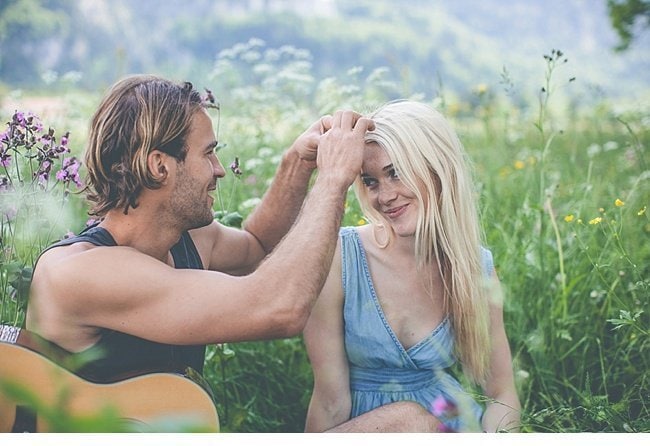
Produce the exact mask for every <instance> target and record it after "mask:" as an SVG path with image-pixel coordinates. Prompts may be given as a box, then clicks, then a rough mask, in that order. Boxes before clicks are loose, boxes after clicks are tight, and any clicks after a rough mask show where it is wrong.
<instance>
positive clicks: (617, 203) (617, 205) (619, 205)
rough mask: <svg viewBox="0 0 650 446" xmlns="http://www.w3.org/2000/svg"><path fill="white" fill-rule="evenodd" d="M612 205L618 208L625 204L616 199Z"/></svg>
mask: <svg viewBox="0 0 650 446" xmlns="http://www.w3.org/2000/svg"><path fill="white" fill-rule="evenodd" d="M614 205H615V206H616V207H619V208H620V207H621V206H623V205H625V202H624V201H623V200H621V199H619V198H617V199H616V201H615V202H614Z"/></svg>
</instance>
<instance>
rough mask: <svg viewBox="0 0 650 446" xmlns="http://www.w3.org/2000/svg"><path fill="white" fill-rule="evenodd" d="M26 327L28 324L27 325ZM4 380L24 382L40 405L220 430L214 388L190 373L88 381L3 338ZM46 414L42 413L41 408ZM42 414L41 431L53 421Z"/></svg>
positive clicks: (0, 422) (11, 419)
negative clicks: (193, 377) (202, 382)
mask: <svg viewBox="0 0 650 446" xmlns="http://www.w3.org/2000/svg"><path fill="white" fill-rule="evenodd" d="M23 331H24V330H23ZM0 358H1V359H0V385H2V386H6V385H14V386H16V385H18V386H21V388H24V389H25V390H27V391H29V393H30V395H34V397H36V398H37V399H38V403H39V407H41V408H42V407H45V408H49V410H55V411H63V412H64V413H65V414H66V416H72V417H93V416H95V417H97V416H102V413H104V414H105V413H107V412H106V411H113V413H115V414H117V416H118V417H119V419H123V420H125V421H129V422H131V424H130V425H129V426H130V428H131V429H133V426H134V424H133V422H135V426H137V425H138V424H140V425H142V426H141V427H142V430H145V431H149V430H152V429H153V430H157V429H161V426H163V427H164V426H165V424H164V423H165V422H167V423H168V424H167V426H168V428H169V426H172V429H173V426H179V425H181V426H193V427H194V428H197V429H200V430H201V431H207V432H218V431H219V417H218V414H217V410H216V407H215V405H214V402H213V400H212V397H211V395H210V394H209V392H208V390H207V389H206V388H205V387H204V386H203V385H202V384H201V383H200V382H198V380H196V381H195V380H194V379H192V377H191V376H190V375H189V374H179V373H151V374H146V375H141V376H136V377H133V378H129V379H125V380H121V381H117V382H114V383H110V384H97V383H93V382H89V381H86V380H84V379H82V378H80V377H79V376H77V375H75V374H74V373H72V372H70V371H68V370H66V369H64V368H63V367H61V366H59V365H57V364H56V363H55V362H53V361H52V360H50V359H48V358H47V357H45V356H44V355H42V354H41V353H38V352H36V351H34V350H33V349H30V348H27V347H25V346H21V345H19V344H18V343H11V342H0ZM2 389H3V387H0V432H11V431H12V429H13V427H14V423H15V421H16V406H20V405H22V404H24V402H16V401H12V399H11V398H9V397H8V395H7V394H6V393H7V392H4V391H2ZM41 415H42V414H41ZM41 415H39V413H38V411H37V414H36V431H37V432H49V431H52V430H53V427H52V426H51V425H50V424H49V423H48V422H47V420H46V419H45V418H46V417H43V416H41Z"/></svg>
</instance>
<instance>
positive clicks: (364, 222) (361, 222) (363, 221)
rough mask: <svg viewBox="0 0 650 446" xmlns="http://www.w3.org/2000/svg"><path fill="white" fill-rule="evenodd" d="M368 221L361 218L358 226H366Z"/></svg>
mask: <svg viewBox="0 0 650 446" xmlns="http://www.w3.org/2000/svg"><path fill="white" fill-rule="evenodd" d="M365 224H366V220H365V219H364V218H360V219H359V221H358V222H357V226H361V225H365Z"/></svg>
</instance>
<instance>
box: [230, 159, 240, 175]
mask: <svg viewBox="0 0 650 446" xmlns="http://www.w3.org/2000/svg"><path fill="white" fill-rule="evenodd" d="M230 170H232V173H234V174H235V175H237V176H240V175H241V174H242V173H243V172H242V170H241V169H240V168H239V157H235V161H233V162H232V163H230Z"/></svg>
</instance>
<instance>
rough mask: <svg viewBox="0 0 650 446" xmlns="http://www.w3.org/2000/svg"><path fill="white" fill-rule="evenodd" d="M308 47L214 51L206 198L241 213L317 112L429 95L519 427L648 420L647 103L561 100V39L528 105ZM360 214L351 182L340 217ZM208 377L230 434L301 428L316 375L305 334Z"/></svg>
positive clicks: (258, 45)
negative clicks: (496, 327)
mask: <svg viewBox="0 0 650 446" xmlns="http://www.w3.org/2000/svg"><path fill="white" fill-rule="evenodd" d="M308 56H309V55H308V54H306V53H305V52H304V51H301V50H299V49H295V48H290V47H286V48H283V49H272V48H266V47H265V45H264V44H263V43H262V42H259V41H251V42H248V43H246V44H241V45H238V46H236V47H234V48H233V49H232V50H231V51H228V52H224V53H223V54H222V55H221V56H220V57H219V59H218V61H217V63H216V68H215V77H214V78H212V79H207V80H206V81H205V82H206V83H207V84H210V87H211V89H212V90H213V91H214V92H215V93H216V94H217V95H218V96H219V92H221V96H220V97H219V98H218V99H219V101H220V103H221V113H222V116H221V118H220V130H219V133H220V134H219V139H220V142H221V143H222V144H226V147H225V148H224V149H223V150H222V151H221V152H220V157H221V158H222V161H223V162H224V164H226V165H227V164H229V163H230V162H231V161H232V160H233V159H234V158H235V157H238V158H239V160H240V165H241V168H242V170H243V174H242V175H241V176H239V177H236V176H234V175H233V176H228V177H227V178H225V179H224V180H222V181H221V192H220V193H221V200H219V204H218V205H217V209H215V210H218V211H221V212H222V214H228V213H233V212H235V213H237V214H239V215H240V216H242V217H245V216H246V215H247V214H248V213H249V212H250V210H251V209H252V207H253V206H254V204H255V203H256V202H257V201H258V200H259V198H260V197H261V196H262V194H263V192H264V190H265V189H266V188H267V187H268V184H269V182H270V180H271V178H272V175H273V173H274V171H275V165H276V164H277V161H278V160H279V156H280V154H281V153H282V151H283V150H284V149H285V148H286V147H288V145H289V144H290V143H291V141H292V140H293V138H295V136H296V135H298V133H300V132H301V131H302V130H303V128H305V127H306V126H307V125H308V124H309V123H310V122H312V121H313V120H315V119H317V118H318V116H320V114H323V113H331V112H333V111H334V110H335V109H336V108H338V107H343V106H349V107H353V108H355V109H357V110H361V111H366V110H368V109H370V108H373V107H374V106H376V105H377V104H379V103H380V102H383V101H385V100H388V99H392V98H395V97H398V96H403V97H404V96H410V97H413V98H416V99H421V100H423V101H428V102H431V103H432V104H433V105H435V106H436V107H438V108H440V109H442V111H443V112H444V113H445V114H446V115H447V116H448V117H449V118H450V119H451V121H452V122H453V124H454V125H455V127H456V128H457V130H458V132H459V134H460V136H461V139H462V140H463V141H464V143H465V146H466V148H467V150H468V152H469V154H470V156H471V158H472V160H473V163H474V167H475V176H476V181H477V185H478V192H479V194H480V203H481V215H482V225H483V230H484V233H485V241H486V245H487V246H488V247H489V248H490V249H491V250H492V251H493V253H494V256H495V263H496V266H497V271H498V274H499V276H500V278H501V281H502V283H503V286H504V289H505V293H506V300H505V324H506V330H507V332H508V337H509V340H510V345H511V349H512V352H513V360H514V367H515V375H516V380H517V388H518V390H519V394H520V398H521V401H522V404H523V413H522V421H523V427H522V430H523V431H524V432H650V413H649V408H648V404H650V402H649V401H650V400H649V398H648V397H649V395H648V392H649V390H648V389H650V383H649V382H648V381H649V379H650V378H649V375H648V369H649V358H650V355H649V354H648V350H649V348H650V340H649V328H648V325H649V324H648V308H650V306H649V304H650V275H649V272H650V262H649V260H650V243H649V241H650V240H649V239H650V220H649V217H648V215H649V214H650V209H647V208H648V206H649V205H650V202H649V201H650V184H649V181H650V170H649V169H648V161H649V160H648V159H647V158H648V151H647V147H648V142H649V140H650V133H649V130H648V121H649V119H650V109H649V108H648V107H647V106H645V107H643V106H638V105H637V106H628V107H625V108H624V109H622V110H621V109H619V108H616V107H615V106H614V105H612V104H608V103H607V102H606V99H604V100H603V101H602V103H600V104H599V105H597V106H592V107H590V108H587V109H583V108H581V107H580V104H574V106H573V107H572V108H571V109H570V110H569V111H568V112H567V110H566V109H564V108H563V107H558V106H556V105H555V101H556V100H557V99H559V98H560V97H562V95H563V94H564V93H565V92H566V91H570V88H571V86H572V84H573V83H574V82H579V81H580V80H579V79H580V77H579V75H580V73H579V72H575V71H576V70H577V68H575V67H571V64H570V61H567V60H566V56H564V55H563V54H561V52H557V51H555V50H554V51H552V52H551V53H550V54H549V55H544V57H543V58H542V57H541V56H540V90H539V91H538V92H537V94H538V101H537V103H532V104H525V103H523V102H522V101H521V100H517V99H515V98H513V97H512V96H509V94H508V93H509V91H508V86H511V85H512V84H513V83H514V82H515V81H512V80H510V79H502V80H501V81H500V82H499V81H495V82H493V83H490V82H487V81H485V80H477V84H479V82H478V81H481V82H483V84H481V85H479V86H478V87H477V89H476V91H475V92H473V93H471V92H468V97H469V99H468V100H466V101H461V100H450V99H449V98H447V97H445V91H444V90H441V92H440V96H439V97H437V98H425V97H422V96H419V95H417V94H413V93H412V92H404V91H401V89H400V88H401V87H399V86H397V85H396V84H394V83H391V82H389V81H388V80H387V74H388V73H387V72H386V71H385V70H375V71H373V72H370V73H368V72H365V71H364V70H363V69H362V68H355V69H351V70H350V71H349V72H347V73H341V74H340V75H338V76H336V77H332V78H329V79H315V78H314V77H313V76H312V75H311V70H310V66H309V63H308V60H309V57H308ZM571 70H573V71H574V73H571ZM504 73H505V74H507V72H506V71H505V70H504ZM573 75H576V76H577V80H575V81H574V80H573V79H572V78H573ZM506 77H507V76H506ZM504 80H505V81H507V82H504ZM504 86H505V87H506V88H505V89H504ZM470 99H471V100H470ZM77 113H78V111H77ZM90 113H91V107H89V110H88V113H87V115H88V116H90ZM222 214H220V215H222ZM362 217H363V216H362V215H361V213H360V211H359V207H358V204H357V203H356V202H355V199H354V197H353V195H352V194H350V195H349V198H348V203H347V206H346V214H345V216H344V220H343V224H345V225H357V224H360V223H361V222H362V221H363V220H362ZM78 220H79V222H83V221H85V216H83V213H82V212H78ZM232 221H233V222H234V223H233V224H234V225H237V224H239V222H240V220H239V219H234V220H232ZM41 247H42V246H40V244H39V246H31V247H29V248H30V249H33V250H38V249H39V248H41ZM0 267H2V268H3V270H2V271H3V272H2V274H3V276H2V277H3V280H5V281H6V277H7V271H6V265H0ZM9 299H10V297H9V295H8V294H7V293H5V294H4V295H3V296H2V301H3V305H4V303H5V302H6V301H7V300H9ZM4 318H5V316H4V315H3V319H4ZM18 319H19V318H18ZM10 322H14V321H13V320H12V321H10ZM16 322H18V323H20V320H17V321H16ZM205 374H206V378H207V379H208V380H209V382H211V384H212V386H213V388H214V390H215V396H216V398H217V405H218V408H219V412H220V417H221V423H222V429H223V430H224V431H230V432H299V431H302V429H303V421H304V416H305V412H306V407H307V403H308V401H309V396H310V393H311V384H312V375H311V369H310V367H309V363H308V360H307V357H306V354H305V350H304V347H303V344H302V340H301V338H300V337H296V338H293V339H288V340H275V341H264V342H248V343H241V344H224V345H217V346H210V348H209V350H208V356H207V358H206V368H205Z"/></svg>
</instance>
